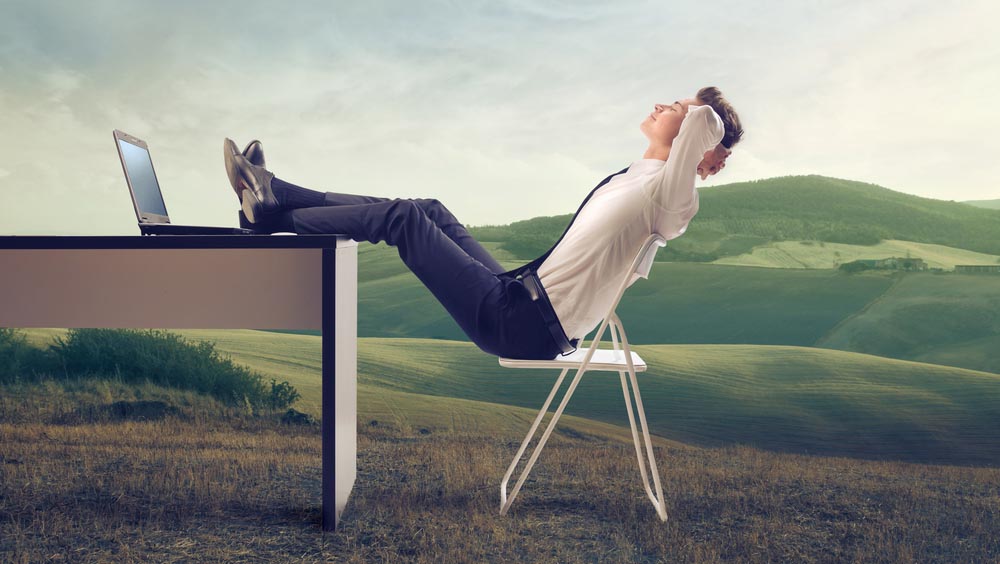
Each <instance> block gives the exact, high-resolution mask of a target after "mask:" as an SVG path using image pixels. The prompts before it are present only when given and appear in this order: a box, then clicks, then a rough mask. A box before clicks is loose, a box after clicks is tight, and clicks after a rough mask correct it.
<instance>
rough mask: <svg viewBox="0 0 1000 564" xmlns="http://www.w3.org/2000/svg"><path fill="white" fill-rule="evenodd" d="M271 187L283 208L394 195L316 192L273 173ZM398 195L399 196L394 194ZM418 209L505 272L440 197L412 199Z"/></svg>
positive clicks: (377, 200)
mask: <svg viewBox="0 0 1000 564" xmlns="http://www.w3.org/2000/svg"><path fill="white" fill-rule="evenodd" d="M271 190H272V191H273V192H274V195H275V197H276V198H277V199H278V202H279V203H281V206H282V208H285V209H300V208H311V207H319V206H351V205H363V204H379V203H384V202H391V201H393V199H390V198H382V197H379V196H362V195H359V194H343V193H340V192H318V191H316V190H310V189H309V188H303V187H301V186H297V185H295V184H292V183H291V182H288V181H285V180H281V179H280V178H278V177H277V176H275V177H274V178H273V179H272V180H271ZM396 199H398V198H396ZM412 201H414V202H416V203H417V205H418V206H420V209H422V210H424V213H426V214H427V216H428V217H430V218H431V220H433V221H434V223H436V224H437V226H438V227H440V228H441V230H442V231H444V233H445V235H447V236H448V237H449V238H450V239H451V240H452V241H454V242H455V243H456V244H458V246H459V247H461V248H462V249H463V250H464V251H465V252H466V253H468V254H469V255H470V256H472V257H474V258H475V259H476V260H478V261H479V262H481V263H483V264H484V265H485V266H486V267H487V268H489V269H490V270H491V271H493V272H494V273H495V274H499V273H501V272H506V271H507V269H506V268H504V267H503V266H501V265H500V263H499V262H497V261H496V259H495V258H493V256H492V255H490V253H489V251H487V250H486V249H485V248H484V247H483V246H482V245H481V244H480V243H479V241H476V239H475V237H473V236H472V235H470V234H469V232H468V231H467V230H466V229H465V226H464V225H462V223H461V222H459V221H458V218H456V217H455V215H454V214H452V213H451V211H449V210H448V208H446V207H445V206H444V204H442V203H441V202H440V201H438V200H437V199H434V198H418V199H413V200H412Z"/></svg>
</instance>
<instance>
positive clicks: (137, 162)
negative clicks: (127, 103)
mask: <svg viewBox="0 0 1000 564" xmlns="http://www.w3.org/2000/svg"><path fill="white" fill-rule="evenodd" d="M114 134H115V145H116V146H117V147H118V158H120V159H121V161H122V170H124V171H125V182H126V183H128V190H129V193H131V195H132V205H133V206H134V207H135V216H136V217H137V218H138V219H139V231H140V232H141V233H142V234H143V235H253V234H254V231H253V230H251V229H243V228H240V227H209V226H201V225H176V224H173V223H170V216H168V215H167V206H166V205H165V204H164V203H163V194H162V193H160V183H159V182H158V181H157V180H156V171H154V170H153V161H152V159H150V158H149V146H148V145H146V142H145V141H143V140H142V139H139V138H138V137H135V136H132V135H129V134H128V133H125V132H124V131H119V130H117V129H116V130H115V131H114Z"/></svg>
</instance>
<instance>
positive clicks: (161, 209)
mask: <svg viewBox="0 0 1000 564" xmlns="http://www.w3.org/2000/svg"><path fill="white" fill-rule="evenodd" d="M118 145H119V146H120V147H121V151H122V156H123V157H124V158H125V169H126V170H127V171H128V178H129V182H130V183H131V186H132V192H133V193H134V194H135V200H136V202H137V203H138V204H139V212H140V214H147V213H153V214H157V215H163V216H165V215H167V208H166V206H164V205H163V196H162V195H161V194H160V184H159V183H158V182H157V181H156V174H155V173H154V172H153V161H152V160H150V158H149V151H147V150H146V149H143V148H142V147H137V146H135V145H133V144H131V143H129V142H127V141H124V140H122V139H119V140H118Z"/></svg>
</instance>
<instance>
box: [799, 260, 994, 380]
mask: <svg viewBox="0 0 1000 564" xmlns="http://www.w3.org/2000/svg"><path fill="white" fill-rule="evenodd" d="M816 345H817V346H821V347H828V348H834V349H841V350H853V351H859V352H865V353H870V354H878V355H882V356H891V357H895V358H904V359H905V358H909V359H913V360H920V361H923V362H934V363H940V364H948V365H952V366H966V367H970V368H976V369H979V370H988V371H991V372H995V373H1000V353H998V352H997V351H1000V276H991V275H975V274H949V275H947V276H935V275H933V274H929V273H920V274H911V275H907V276H905V277H902V278H900V281H899V283H898V284H896V285H895V286H893V287H892V289H891V290H889V291H888V292H886V294H885V295H883V296H881V297H880V298H879V299H878V300H877V301H876V302H875V303H872V304H871V305H870V306H869V307H868V308H867V309H866V310H865V311H864V312H863V314H861V315H858V316H856V317H851V318H848V319H847V320H845V321H844V322H843V323H842V324H840V325H839V326H837V327H836V328H834V330H833V331H831V332H830V333H829V334H828V335H826V336H824V337H823V338H822V339H820V340H818V341H817V343H816Z"/></svg>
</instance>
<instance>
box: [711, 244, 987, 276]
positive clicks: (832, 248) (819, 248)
mask: <svg viewBox="0 0 1000 564" xmlns="http://www.w3.org/2000/svg"><path fill="white" fill-rule="evenodd" d="M908 256H909V257H913V258H920V259H923V260H924V262H926V263H927V266H928V267H930V268H942V269H945V270H954V269H955V265H956V264H1000V256H996V255H988V254H985V253H977V252H975V251H967V250H965V249H957V248H955V247H946V246H944V245H935V244H932V243H916V242H913V241H900V240H886V241H882V242H881V243H878V244H876V245H870V246H868V245H847V244H843V243H825V242H823V241H778V242H773V243H768V244H766V245H760V246H757V247H754V248H753V250H752V251H751V252H749V253H746V254H742V255H736V256H727V257H723V258H720V259H718V260H715V261H712V263H713V264H729V265H740V266H763V267H769V268H836V267H837V266H839V265H841V264H844V263H846V262H850V261H853V260H858V259H881V258H889V257H908Z"/></svg>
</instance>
